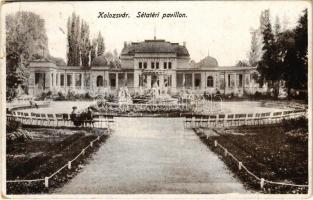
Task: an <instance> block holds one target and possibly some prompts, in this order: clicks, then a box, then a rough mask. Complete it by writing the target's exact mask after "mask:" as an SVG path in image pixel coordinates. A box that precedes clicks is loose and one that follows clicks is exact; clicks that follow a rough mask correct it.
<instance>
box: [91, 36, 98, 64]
mask: <svg viewBox="0 0 313 200" xmlns="http://www.w3.org/2000/svg"><path fill="white" fill-rule="evenodd" d="M96 55H97V40H96V39H93V40H92V44H91V49H90V63H93V60H94V59H95V57H96Z"/></svg>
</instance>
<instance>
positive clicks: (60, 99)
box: [54, 92, 65, 101]
mask: <svg viewBox="0 0 313 200" xmlns="http://www.w3.org/2000/svg"><path fill="white" fill-rule="evenodd" d="M54 100H56V101H64V100H65V96H64V94H63V93H62V92H58V95H57V97H55V98H54Z"/></svg>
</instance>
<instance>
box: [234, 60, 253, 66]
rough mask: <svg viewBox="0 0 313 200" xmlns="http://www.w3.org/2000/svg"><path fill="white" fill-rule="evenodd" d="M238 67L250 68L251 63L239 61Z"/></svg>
mask: <svg viewBox="0 0 313 200" xmlns="http://www.w3.org/2000/svg"><path fill="white" fill-rule="evenodd" d="M236 66H238V67H249V66H250V65H249V63H248V61H246V60H239V61H238V62H237V64H236Z"/></svg>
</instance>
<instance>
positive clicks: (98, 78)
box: [97, 76, 103, 87]
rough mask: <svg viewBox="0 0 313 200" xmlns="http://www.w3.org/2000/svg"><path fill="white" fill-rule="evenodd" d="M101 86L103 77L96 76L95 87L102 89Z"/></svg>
mask: <svg viewBox="0 0 313 200" xmlns="http://www.w3.org/2000/svg"><path fill="white" fill-rule="evenodd" d="M102 86H103V77H102V76H97V87H102Z"/></svg>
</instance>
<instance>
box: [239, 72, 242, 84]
mask: <svg viewBox="0 0 313 200" xmlns="http://www.w3.org/2000/svg"><path fill="white" fill-rule="evenodd" d="M239 87H242V74H239Z"/></svg>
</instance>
